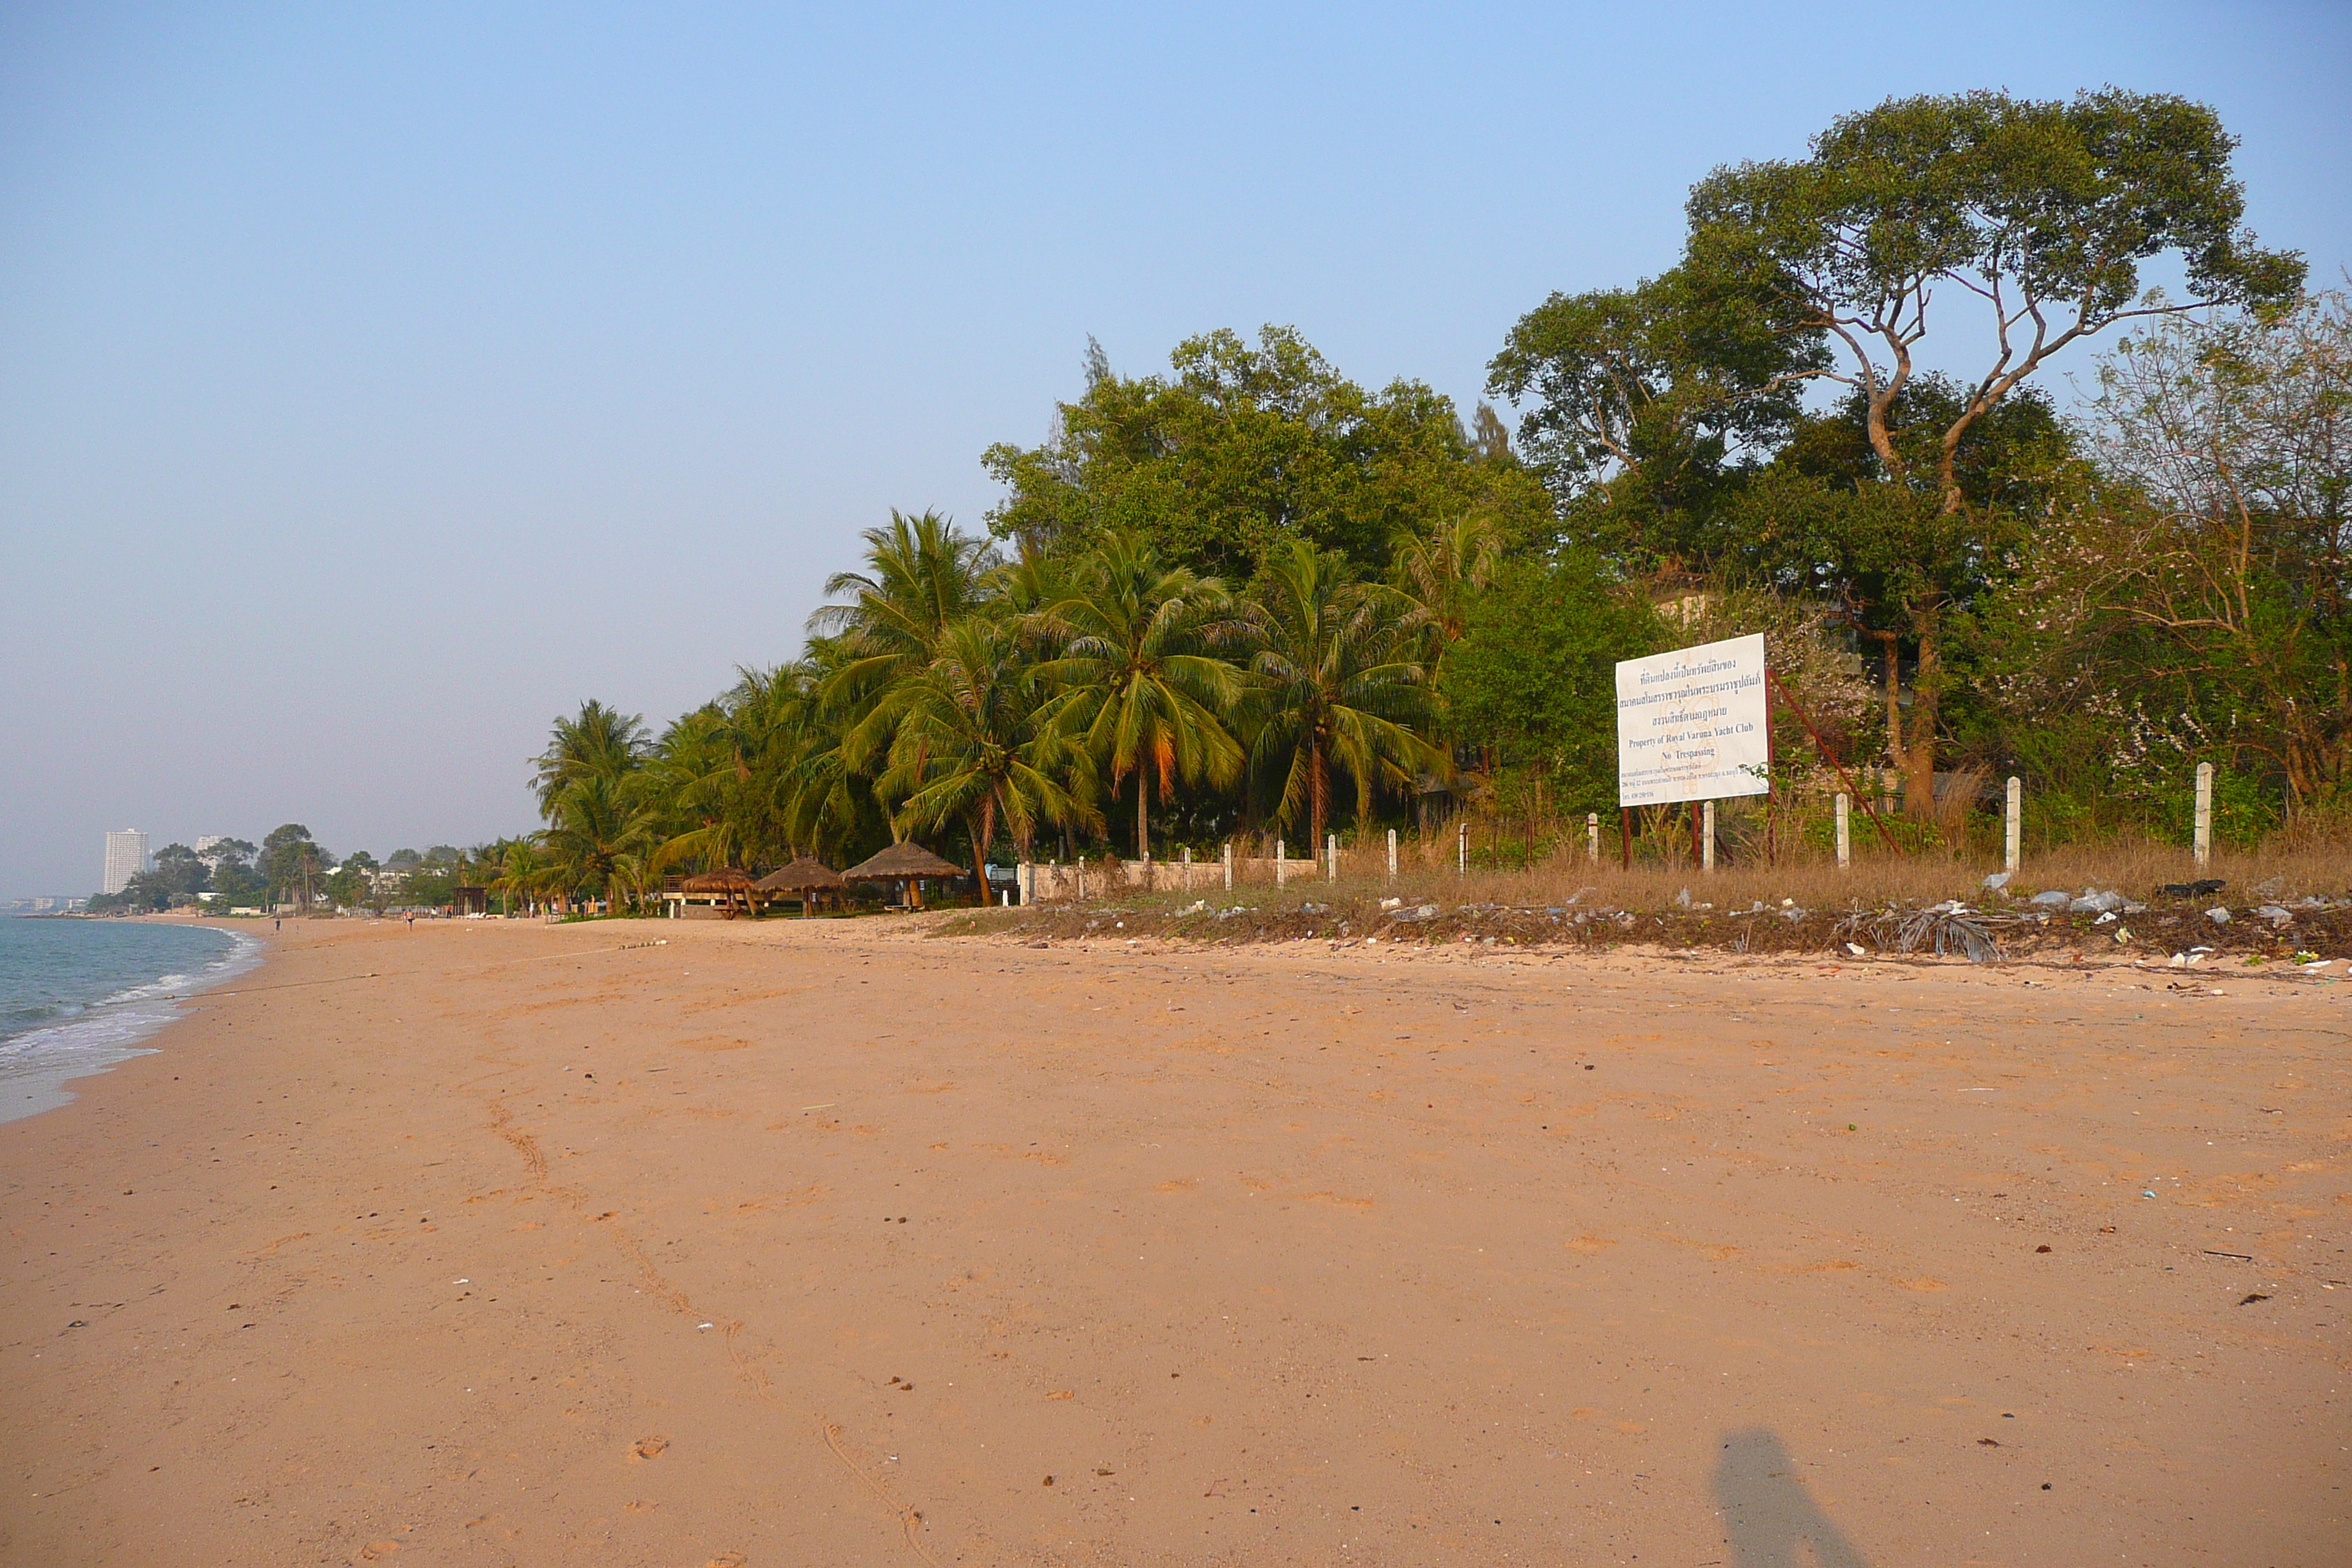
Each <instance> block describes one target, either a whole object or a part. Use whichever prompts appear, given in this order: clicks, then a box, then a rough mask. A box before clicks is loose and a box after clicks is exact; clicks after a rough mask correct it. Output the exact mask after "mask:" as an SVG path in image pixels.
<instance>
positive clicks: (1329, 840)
mask: <svg viewBox="0 0 2352 1568" xmlns="http://www.w3.org/2000/svg"><path fill="white" fill-rule="evenodd" d="M1323 879H1324V880H1325V881H1327V882H1336V881H1338V880H1339V835H1338V834H1336V833H1327V834H1325V835H1324V836H1323Z"/></svg>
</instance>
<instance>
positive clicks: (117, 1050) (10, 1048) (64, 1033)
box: [0, 931, 261, 1121]
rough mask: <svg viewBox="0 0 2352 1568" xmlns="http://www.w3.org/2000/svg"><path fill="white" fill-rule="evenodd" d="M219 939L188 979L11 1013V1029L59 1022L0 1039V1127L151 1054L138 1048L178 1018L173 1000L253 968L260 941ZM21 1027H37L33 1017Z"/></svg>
mask: <svg viewBox="0 0 2352 1568" xmlns="http://www.w3.org/2000/svg"><path fill="white" fill-rule="evenodd" d="M221 934H222V935H223V936H226V937H227V938H228V939H229V946H228V947H227V948H226V950H224V951H223V952H222V953H221V954H220V956H219V957H217V958H215V959H213V960H211V961H210V962H208V963H205V965H204V966H203V967H202V968H201V969H199V970H197V971H195V972H194V973H184V972H179V971H174V972H173V973H169V974H162V975H158V976H156V977H155V978H154V979H153V980H151V981H148V982H146V983H145V984H140V985H133V986H129V987H126V988H125V989H123V990H121V991H118V992H116V993H115V994H113V995H111V996H109V997H107V998H106V999H105V1000H104V1001H102V1002H99V1003H96V1004H94V1005H89V1006H87V1007H82V1006H75V1005H69V1004H66V1005H54V1006H48V1005H44V1006H38V1007H26V1008H17V1009H15V1010H14V1011H13V1012H12V1014H11V1015H10V1017H9V1020H8V1023H9V1027H10V1028H11V1030H12V1031H13V1029H14V1028H15V1026H16V1022H17V1016H18V1015H39V1014H43V1013H47V1014H48V1015H49V1016H54V1017H58V1018H60V1019H62V1021H61V1022H58V1023H53V1024H50V1025H48V1026H47V1027H33V1028H29V1029H27V1030H26V1032H24V1033H22V1034H14V1033H12V1034H11V1036H10V1037H8V1038H5V1039H0V1121H15V1120H16V1119H17V1118H19V1117H24V1116H30V1115H32V1114H34V1113H35V1112H36V1111H41V1110H50V1109H52V1108H53V1107H56V1106H59V1105H63V1104H65V1103H66V1102H67V1101H68V1100H71V1099H72V1098H73V1096H72V1095H70V1094H68V1093H67V1092H66V1090H65V1089H64V1088H63V1085H64V1084H65V1083H66V1082H67V1081H68V1080H69V1079H77V1078H87V1077H89V1075H90V1074H92V1073H98V1072H104V1071H105V1070H106V1069H107V1068H110V1067H114V1066H116V1065H118V1064H120V1063H122V1062H126V1061H129V1060H131V1058H134V1057H143V1056H150V1055H152V1054H153V1048H152V1047H148V1046H144V1045H142V1043H141V1042H142V1041H144V1040H146V1039H147V1038H148V1037H151V1036H152V1035H153V1034H154V1033H155V1032H156V1031H157V1030H159V1029H161V1028H163V1026H164V1025H166V1024H168V1023H170V1022H172V1021H173V1019H174V1018H177V1017H178V1016H180V1008H179V1006H178V1002H179V999H180V998H182V997H184V996H190V995H194V994H197V993H199V992H202V991H205V990H209V989H210V988H211V987H213V986H215V985H218V984H221V983H222V982H223V981H226V980H231V979H234V978H236V976H237V975H239V974H243V973H247V971H249V970H251V969H252V968H254V967H255V965H257V964H258V963H260V962H261V943H260V942H258V941H257V940H256V939H255V938H253V937H249V936H247V935H245V934H244V933H242V932H239V931H223V932H222V933H221ZM24 1021H25V1022H26V1023H35V1024H37V1023H38V1018H37V1016H30V1017H26V1018H25V1020H24Z"/></svg>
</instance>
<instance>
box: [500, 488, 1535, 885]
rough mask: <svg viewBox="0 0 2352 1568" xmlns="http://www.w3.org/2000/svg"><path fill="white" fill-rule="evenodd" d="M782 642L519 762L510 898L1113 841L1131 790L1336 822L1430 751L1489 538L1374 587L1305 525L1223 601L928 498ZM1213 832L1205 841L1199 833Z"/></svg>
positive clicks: (1140, 565) (1437, 745)
mask: <svg viewBox="0 0 2352 1568" xmlns="http://www.w3.org/2000/svg"><path fill="white" fill-rule="evenodd" d="M864 537H865V543H866V557H865V563H864V569H863V570H862V571H857V572H846V573H843V574H839V575H837V576H835V577H834V578H833V579H832V580H831V581H830V582H828V583H827V584H826V590H825V591H826V594H827V596H828V597H829V598H830V599H831V600H832V601H833V602H832V603H830V604H828V605H826V606H825V607H824V608H823V609H821V610H819V611H818V612H817V614H816V615H815V616H814V617H812V619H811V622H810V628H809V633H810V635H809V637H808V641H807V644H806V647H805V648H804V650H803V653H802V656H801V657H800V658H797V659H795V660H793V662H791V663H789V664H785V665H782V666H778V667H776V668H769V669H750V668H746V669H743V670H741V671H740V679H739V680H738V681H737V682H736V684H735V686H734V687H733V688H732V689H730V690H729V691H727V692H725V693H724V694H723V695H721V696H720V697H719V698H718V699H716V700H713V701H711V702H709V703H706V704H704V705H703V706H702V707H700V708H698V709H696V710H693V711H692V712H690V713H688V714H686V715H685V716H683V717H682V718H680V719H678V720H677V721H676V722H675V723H673V724H671V725H670V726H669V727H668V729H667V731H664V732H663V733H661V734H660V735H659V736H656V735H654V734H652V733H651V732H650V731H648V730H647V729H646V726H645V724H644V723H643V721H641V720H639V719H637V718H635V717H632V716H629V715H626V714H624V713H621V712H618V711H616V710H614V709H612V708H610V707H607V706H606V705H604V703H601V702H590V703H588V704H587V705H586V706H584V707H583V708H582V709H581V710H580V711H579V713H578V714H577V715H575V716H572V717H570V718H566V719H562V720H559V721H557V723H556V726H555V730H554V733H553V735H552V736H551V740H550V742H549V744H548V747H547V750H546V751H545V752H542V753H541V756H540V757H539V758H538V774H537V779H536V788H537V793H538V796H539V803H540V807H541V814H542V815H543V816H544V817H545V819H546V822H547V825H548V826H547V827H546V829H545V831H543V832H542V833H541V834H538V835H536V836H535V837H532V838H531V839H529V840H518V841H514V842H512V843H510V844H509V845H507V846H504V847H503V852H502V855H501V858H500V861H499V874H498V876H497V877H496V878H494V879H492V882H491V885H492V886H493V887H494V888H497V889H500V890H501V891H502V892H505V893H507V894H509V896H510V897H513V896H521V897H525V898H539V897H547V896H551V895H552V896H570V895H576V894H581V893H588V894H597V893H601V894H602V895H603V896H604V897H605V898H607V899H609V900H613V902H614V905H615V907H620V906H625V905H630V904H636V903H641V902H642V901H643V900H646V898H647V897H648V896H649V895H650V894H651V893H652V892H653V891H654V890H655V889H657V888H658V886H659V885H660V881H661V879H662V878H663V877H664V876H665V875H667V874H669V873H671V872H674V871H677V870H682V869H687V868H697V867H698V868H717V867H723V866H737V867H746V868H751V867H757V866H761V865H769V864H776V863H780V862H782V861H783V860H786V859H789V858H792V857H793V856H795V855H799V854H809V853H814V854H817V855H821V856H825V857H827V858H833V857H837V856H839V855H840V854H842V853H843V852H845V851H848V850H857V849H861V848H866V847H879V846H880V845H881V844H883V843H887V842H895V841H897V840H898V839H902V838H907V837H929V838H933V839H939V838H940V837H951V838H956V839H960V840H961V847H962V848H963V849H964V850H965V852H967V853H968V854H969V856H970V858H971V862H972V865H973V868H974V870H975V872H976V873H979V874H982V875H983V876H984V866H985V862H986V859H987V857H988V854H989V851H990V848H991V847H992V845H995V844H998V843H999V842H1000V841H1003V840H1009V841H1010V844H1011V847H1012V848H1013V851H1014V853H1015V854H1016V855H1017V856H1020V857H1023V858H1028V857H1030V856H1031V854H1032V852H1033V846H1034V844H1035V843H1036V841H1037V839H1038V837H1039V836H1040V835H1041V834H1047V833H1051V834H1055V835H1058V836H1059V841H1060V842H1061V843H1063V844H1065V845H1067V844H1071V843H1075V844H1076V845H1079V846H1081V847H1084V846H1087V845H1089V844H1098V843H1101V842H1103V841H1105V840H1108V839H1112V838H1114V837H1116V838H1118V839H1125V838H1127V834H1126V831H1125V829H1124V826H1123V825H1122V826H1121V827H1120V828H1119V829H1118V830H1116V832H1114V829H1113V828H1112V827H1111V818H1112V817H1113V816H1124V815H1125V811H1124V805H1123V797H1124V796H1126V795H1129V793H1130V792H1131V794H1132V797H1133V798H1132V809H1133V813H1134V816H1133V837H1132V839H1131V840H1130V841H1129V842H1127V843H1125V844H1121V845H1118V847H1120V848H1122V849H1125V850H1128V851H1130V852H1132V853H1134V854H1136V855H1137V856H1139V857H1142V856H1149V855H1150V853H1151V852H1152V847H1153V843H1154V837H1153V835H1154V812H1155V809H1157V810H1159V811H1160V814H1161V816H1162V820H1163V823H1164V821H1165V820H1166V818H1167V816H1168V814H1169V812H1170V811H1171V809H1172V808H1173V807H1175V806H1177V805H1180V804H1181V805H1183V806H1184V807H1185V808H1186V810H1187V812H1188V814H1189V816H1188V820H1190V821H1192V823H1194V824H1195V825H1196V826H1197V825H1198V824H1199V823H1200V822H1202V821H1203V820H1213V821H1215V822H1217V823H1218V824H1219V825H1220V826H1221V827H1222V828H1223V832H1226V833H1230V832H1234V831H1249V830H1251V829H1254V828H1277V829H1278V828H1285V827H1288V828H1293V829H1295V828H1296V827H1299V826H1303V827H1306V828H1307V830H1308V832H1309V834H1310V835H1311V841H1312V842H1315V843H1318V844H1319V843H1320V842H1321V841H1322V839H1323V837H1324V835H1325V833H1326V832H1327V831H1328V830H1329V824H1330V823H1331V821H1332V818H1333V816H1334V803H1333V795H1334V791H1335V789H1339V788H1341V787H1345V788H1349V789H1352V791H1353V792H1354V796H1355V799H1354V805H1355V810H1356V813H1357V817H1358V820H1359V821H1362V820H1366V819H1368V818H1369V816H1370V813H1371V812H1372V810H1373V807H1374V802H1375V798H1376V797H1377V796H1380V795H1383V794H1386V795H1391V797H1394V796H1403V795H1410V793H1411V792H1412V790H1413V789H1415V788H1416V787H1417V786H1419V785H1421V784H1423V783H1424V782H1425V781H1427V780H1428V779H1430V778H1432V777H1442V776H1444V774H1445V773H1447V772H1448V771H1449V767H1450V759H1451V753H1450V749H1449V747H1448V746H1447V744H1446V743H1445V739H1444V729H1443V712H1442V705H1441V703H1440V702H1439V700H1438V698H1437V694H1436V684H1435V674H1436V671H1437V669H1438V668H1439V666H1440V664H1441V662H1442V660H1443V659H1444V655H1445V651H1446V648H1447V647H1449V646H1450V645H1451V644H1452V643H1453V642H1454V641H1455V640H1457V639H1458V638H1459V637H1461V636H1462V634H1463V630H1464V627H1465V617H1466V605H1467V603H1468V600H1469V598H1470V596H1471V595H1473V594H1474V593H1475V591H1476V589H1477V588H1479V587H1480V586H1483V585H1484V584H1485V583H1486V580H1487V578H1488V576H1489V575H1490V574H1491V573H1492V572H1493V570H1494V566H1495V563H1496V557H1497V554H1498V545H1497V542H1496V538H1495V536H1494V532H1493V531H1492V530H1491V528H1489V527H1486V526H1485V525H1484V524H1482V522H1481V521H1479V520H1477V519H1475V518H1465V519H1462V520H1458V521H1451V522H1448V523H1446V524H1444V525H1442V526H1441V527H1439V528H1437V529H1436V530H1434V531H1433V532H1432V533H1431V534H1430V535H1429V536H1427V537H1425V538H1424V537H1417V538H1410V539H1406V540H1402V541H1400V542H1399V544H1398V548H1397V551H1396V554H1395V562H1396V564H1395V567H1394V570H1393V571H1392V572H1391V574H1390V576H1389V578H1388V580H1386V581H1374V580H1370V579H1369V578H1367V577H1366V576H1365V575H1364V574H1362V573H1361V572H1360V570H1359V569H1358V568H1357V567H1356V566H1355V564H1354V563H1351V562H1350V561H1349V559H1348V558H1347V557H1345V556H1344V555H1341V554H1339V553H1338V552H1332V551H1328V550H1323V549H1318V548H1317V547H1316V546H1315V545H1313V544H1312V543H1310V542H1306V541H1303V540H1302V541H1297V542H1292V543H1291V544H1290V545H1289V546H1288V547H1287V548H1286V549H1284V550H1281V551H1278V552H1276V553H1275V554H1274V555H1273V557H1272V558H1271V559H1269V560H1268V561H1267V562H1265V564H1264V566H1263V567H1262V568H1261V570H1260V571H1259V573H1258V574H1257V575H1256V576H1255V578H1254V579H1253V581H1252V582H1251V583H1250V584H1248V585H1247V586H1246V587H1245V588H1243V589H1236V588H1234V587H1233V586H1231V585H1229V584H1226V583H1224V582H1223V581H1221V580H1220V579H1218V578H1216V577H1214V576H1208V575H1203V574H1200V573H1197V572H1195V571H1193V570H1192V569H1190V568H1188V567H1187V566H1185V565H1183V564H1181V563H1178V562H1176V561H1173V560H1171V559H1170V558H1169V557H1168V556H1167V555H1166V554H1165V553H1163V552H1162V551H1161V550H1160V548H1159V547H1158V546H1157V545H1156V544H1155V543H1154V542H1153V541H1152V540H1151V539H1150V537H1148V536H1146V535H1143V534H1139V533H1114V534H1108V535H1105V536H1103V537H1101V538H1099V539H1097V540H1096V541H1094V542H1092V543H1091V545H1090V546H1089V547H1087V548H1086V549H1084V550H1082V551H1074V552H1058V553H1057V552H1044V551H1023V552H1016V553H1013V554H1011V555H1005V554H1002V553H1000V552H998V551H997V550H996V549H995V548H993V547H992V545H991V543H990V542H988V541H986V540H984V539H981V538H976V537H974V536H972V535H971V534H967V533H964V532H961V531H958V530H957V529H956V528H955V527H954V526H953V525H952V524H951V523H950V522H948V521H946V520H944V519H942V518H940V516H938V515H937V514H935V513H929V512H926V513H923V514H921V515H919V516H907V515H902V514H900V513H898V512H893V513H892V514H891V518H890V521H889V523H888V525H887V527H882V528H876V529H870V530H868V531H866V534H865V536H864ZM1220 836H1222V834H1221V835H1220Z"/></svg>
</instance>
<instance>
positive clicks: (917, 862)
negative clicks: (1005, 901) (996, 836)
mask: <svg viewBox="0 0 2352 1568" xmlns="http://www.w3.org/2000/svg"><path fill="white" fill-rule="evenodd" d="M968 875H970V873H968V872H965V871H962V870H960V869H958V868H956V867H954V866H952V865H950V863H948V862H947V861H945V860H942V859H940V858H939V857H938V856H936V855H934V854H932V853H931V852H930V851H929V850H928V849H926V848H924V847H922V846H921V845H919V844H918V843H916V842H915V841H914V840H913V839H911V838H910V839H908V840H907V841H906V842H905V843H903V844H893V845H892V846H890V847H889V848H887V849H885V850H884V851H882V853H880V854H879V855H876V856H873V857H871V858H867V859H865V860H861V861H859V862H858V863H857V864H856V865H855V866H852V867H851V868H849V869H848V870H846V871H844V872H843V873H842V874H841V879H842V880H843V881H845V882H896V883H898V885H899V886H901V887H905V886H907V885H908V884H909V883H919V882H922V881H926V880H929V879H935V878H940V877H962V876H968ZM920 891H921V890H920V889H916V893H915V896H913V897H911V898H909V899H908V902H909V903H913V904H919V903H921V902H922V899H921V896H920Z"/></svg>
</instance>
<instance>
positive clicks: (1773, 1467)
mask: <svg viewBox="0 0 2352 1568" xmlns="http://www.w3.org/2000/svg"><path fill="white" fill-rule="evenodd" d="M1715 1500H1716V1502H1717V1505H1718V1506H1719V1507H1720V1508H1721V1509H1722V1510H1723V1533H1724V1538H1725V1539H1726V1540H1727V1541H1728V1542H1730V1545H1731V1562H1732V1568H1870V1560H1869V1559H1868V1558H1866V1557H1864V1556H1863V1554H1862V1553H1861V1552H1857V1551H1855V1550H1854V1547H1853V1542H1850V1541H1848V1540H1846V1538H1845V1536H1844V1535H1843V1533H1841V1532H1840V1531H1839V1530H1838V1527H1837V1526H1836V1525H1834V1524H1832V1523H1831V1522H1830V1521H1829V1518H1828V1516H1827V1515H1825V1514H1824V1513H1822V1510H1821V1509H1820V1507H1819V1506H1818V1505H1817V1504H1815V1503H1814V1501H1813V1497H1812V1494H1811V1492H1809V1491H1807V1490H1806V1489H1805V1483H1804V1482H1802V1481H1801V1480H1799V1479H1797V1475H1796V1463H1795V1461H1794V1460H1792V1459H1791V1458H1790V1457H1789V1450H1788V1449H1787V1448H1786V1447H1783V1446H1782V1445H1781V1442H1780V1438H1779V1437H1777V1436H1774V1435H1773V1434H1772V1433H1771V1432H1770V1431H1769V1430H1767V1429H1766V1428H1764V1427H1761V1426H1748V1427H1743V1428H1741V1429H1740V1430H1738V1431H1737V1432H1731V1433H1727V1434H1726V1435H1725V1437H1724V1440H1723V1451H1722V1453H1721V1455H1720V1456H1718V1457H1717V1460H1716V1466H1715ZM1800 1542H1801V1543H1802V1545H1800Z"/></svg>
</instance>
